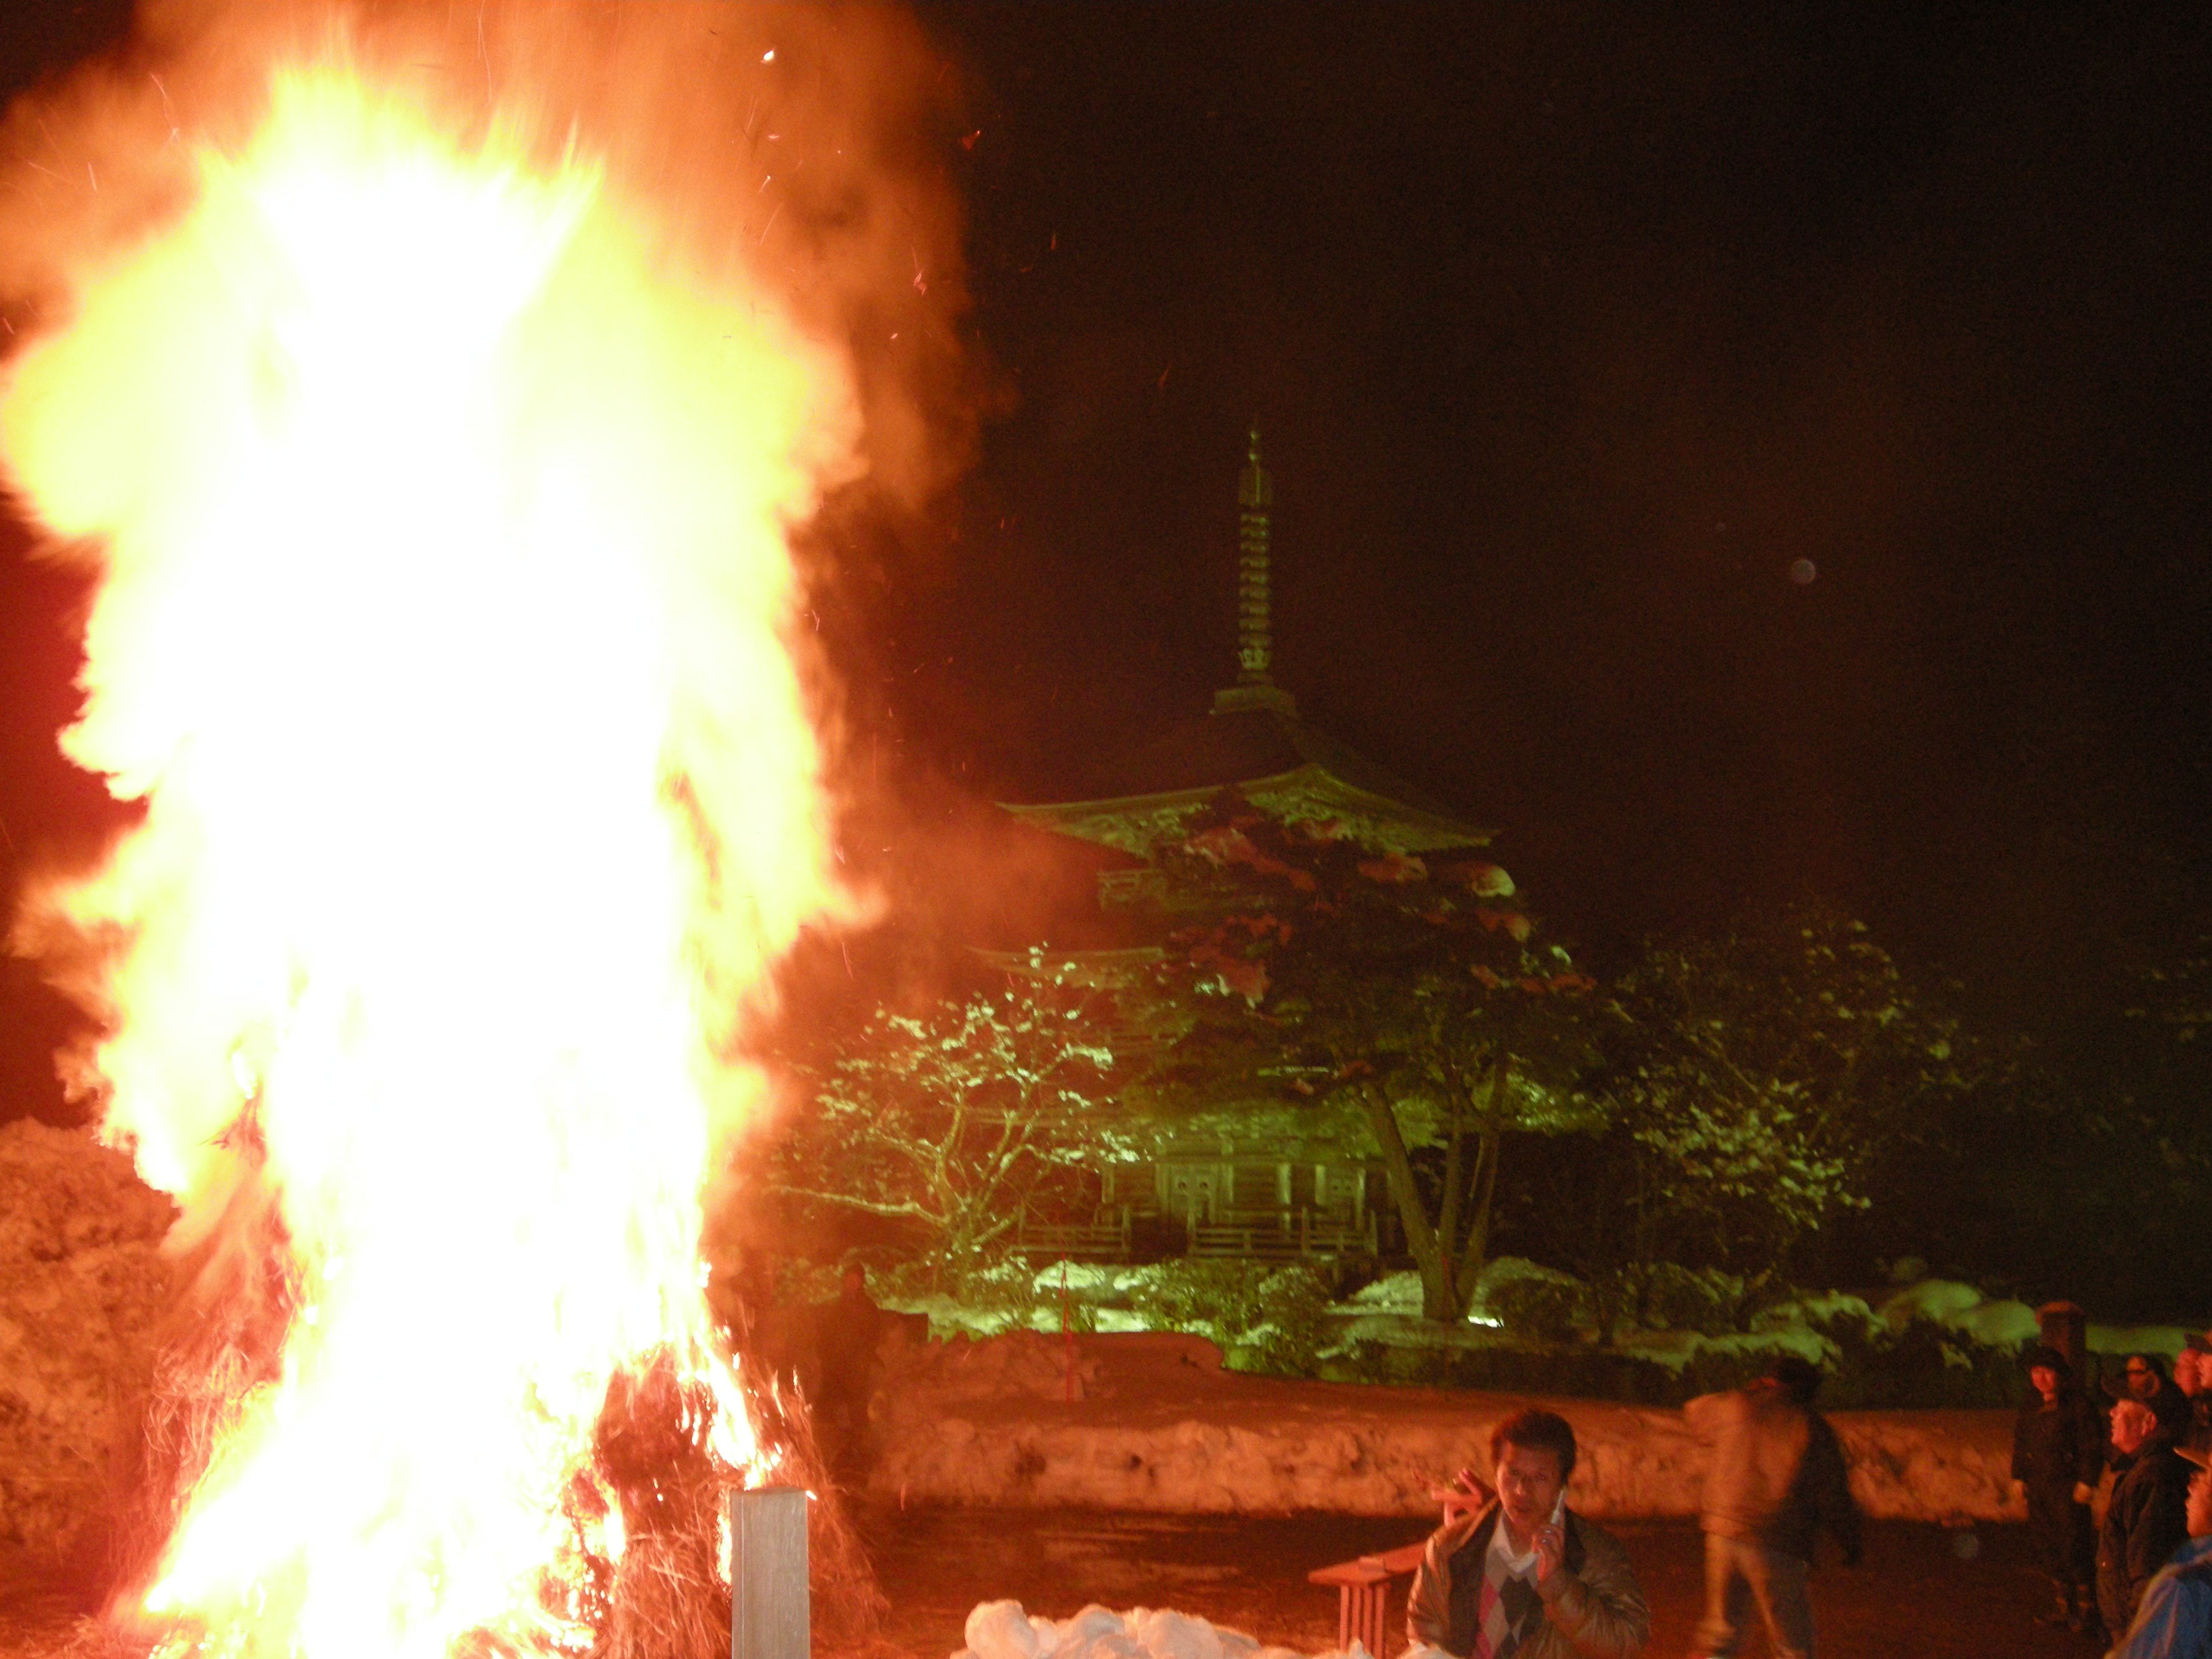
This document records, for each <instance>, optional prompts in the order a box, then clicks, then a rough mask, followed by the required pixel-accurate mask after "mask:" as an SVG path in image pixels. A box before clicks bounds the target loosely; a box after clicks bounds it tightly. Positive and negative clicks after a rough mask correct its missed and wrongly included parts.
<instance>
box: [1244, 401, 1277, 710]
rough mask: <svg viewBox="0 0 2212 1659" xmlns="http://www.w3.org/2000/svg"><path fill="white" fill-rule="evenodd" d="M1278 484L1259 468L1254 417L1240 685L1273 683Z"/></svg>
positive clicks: (1256, 418) (1247, 479)
mask: <svg viewBox="0 0 2212 1659" xmlns="http://www.w3.org/2000/svg"><path fill="white" fill-rule="evenodd" d="M1274 500H1275V481H1274V480H1273V478H1272V477H1269V476H1268V475H1267V468H1266V467H1264V466H1262V465H1260V417H1259V416H1257V415H1255V416H1253V417H1252V441H1251V447H1250V451H1249V459H1247V461H1246V464H1245V467H1244V471H1243V472H1242V473H1240V474H1238V476H1237V684H1239V685H1271V684H1273V681H1272V680H1270V679H1269V678H1267V671H1268V669H1269V668H1270V667H1272V666H1273V663H1274V659H1275V639H1274V614H1273V606H1272V605H1270V603H1269V599H1268V593H1267V576H1268V569H1267V532H1268V522H1267V511H1268V508H1269V507H1273V505H1274Z"/></svg>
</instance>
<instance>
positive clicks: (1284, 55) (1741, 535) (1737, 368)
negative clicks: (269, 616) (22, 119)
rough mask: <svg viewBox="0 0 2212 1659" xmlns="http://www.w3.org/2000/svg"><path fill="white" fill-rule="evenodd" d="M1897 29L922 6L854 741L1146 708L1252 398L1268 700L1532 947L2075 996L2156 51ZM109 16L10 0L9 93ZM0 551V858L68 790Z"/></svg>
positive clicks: (2163, 902)
mask: <svg viewBox="0 0 2212 1659" xmlns="http://www.w3.org/2000/svg"><path fill="white" fill-rule="evenodd" d="M1935 11H1936V9H1925V8H1914V9H1904V10H1899V11H1894V12H1892V11H1887V10H1883V9H1876V8H1874V7H1870V6H1864V5H1850V6H1838V7H1832V8H1825V9H1815V8H1806V7H1790V8H1780V7H1772V6H1762V7H1755V8H1747V9H1743V10H1741V11H1731V10H1723V9H1696V10H1680V11H1669V12H1668V13H1667V14H1665V15H1663V16H1662V15H1658V14H1647V13H1646V12H1644V11H1641V10H1637V9H1623V8H1603V9H1589V10H1577V9H1571V8H1568V7H1565V6H1547V7H1543V8H1534V7H1525V6H1514V7H1498V8H1488V7H1482V6H1476V5H1471V4H1464V3H1462V4H1455V5H1451V6H1449V7H1443V8H1437V9H1421V8H1417V7H1413V6H1408V5H1392V6H1389V7H1375V6H1368V5H1333V6H1325V7H1324V6H1285V5H1257V6H1245V5H1231V4H1208V5H1203V6H1194V5H1188V4H1178V5H1174V6H1168V7H1161V8H1142V7H1136V6H1127V5H1112V6H1087V7H1073V6H1042V5H1035V4H1022V5H1007V6H978V5H954V6H930V7H926V8H924V9H923V11H922V15H923V17H924V19H925V21H926V22H927V26H928V27H929V29H930V30H931V32H932V33H933V36H934V38H935V40H937V42H938V43H939V46H940V48H941V51H942V53H943V65H942V66H941V72H942V73H943V74H945V75H947V76H953V77H956V78H957V80H958V81H961V82H964V83H965V84H966V85H967V87H968V88H969V120H968V122H967V123H966V124H964V125H965V127H966V132H967V134H968V135H969V138H970V142H969V143H966V144H963V143H960V142H959V136H958V135H948V137H947V143H946V144H945V165H946V166H947V167H950V168H952V169H954V170H955V171H956V173H957V174H958V175H960V176H961V178H962V179H963V188H964V190H965V192H966V195H967V197H968V201H969V210H970V213H971V216H972V224H971V234H970V240H969V249H970V261H971V280H972V284H973V289H974V294H975V309H974V313H973V315H972V319H971V322H972V326H973V330H974V332H975V337H976V340H977V343H978V345H979V347H980V349H981V352H982V353H983V354H984V355H985V356H987V359H988V361H989V362H991V363H992V364H993V365H994V374H995V375H996V377H997V380H998V382H999V384H1000V387H1001V388H1002V395H1001V398H1000V402H1001V403H1002V404H1003V405H1004V407H1003V409H1002V410H1001V412H1000V414H999V415H997V416H995V417H994V419H993V420H992V422H990V423H989V424H987V427H986V428H985V431H984V435H983V439H982V447H981V454H980V456H979V457H978V459H977V461H976V464H975V466H974V467H973V469H972V470H971V471H969V474H968V476H967V477H966V478H965V479H964V481H963V483H961V485H960V486H959V488H958V493H957V500H956V501H953V502H951V503H950V504H948V505H947V507H946V508H945V511H944V513H941V514H940V515H939V518H938V519H937V520H935V521H934V522H933V523H930V524H927V525H920V526H917V525H914V524H908V525H906V526H903V527H902V530H901V532H899V534H900V536H901V537H902V544H901V545H896V546H894V545H893V544H892V539H891V538H890V537H889V536H888V535H886V534H878V535H875V536H872V537H864V536H858V535H856V536H854V537H852V538H849V539H848V541H847V542H846V543H844V544H843V546H844V551H845V556H846V557H847V558H848V567H847V568H843V569H841V570H840V571H839V572H837V573H836V577H835V578H834V579H833V580H830V581H829V582H828V583H827V584H826V587H825V591H826V592H828V593H829V594H830V595H831V596H833V597H834V599H835V601H836V603H837V604H839V605H842V607H843V608H844V609H843V611H842V616H841V618H840V622H841V625H840V626H839V627H837V628H836V629H833V630H832V631H833V633H834V634H835V635H836V636H837V637H839V638H841V639H843V640H845V641H849V642H850V643H848V646H847V647H845V653H846V655H847V658H848V661H847V663H846V665H845V666H846V670H847V672H848V678H849V679H850V681H851V683H852V684H853V685H854V698H853V702H854V710H855V713H856V715H857V717H858V719H859V720H860V730H861V732H862V734H863V739H864V740H865V741H867V742H869V743H871V744H873V745H875V746H876V747H877V748H878V750H880V751H881V752H884V753H888V754H890V755H891V756H893V757H896V766H897V768H898V769H902V771H903V772H904V773H905V774H907V775H911V776H913V777H915V778H917V779H920V778H923V777H925V776H937V777H941V778H943V779H945V780H950V781H954V782H957V784H959V785H960V786H963V787H966V788H968V789H969V790H972V791H974V792H975V793H977V794H978V795H981V796H986V797H987V796H992V795H996V796H1000V797H1002V798H1004V797H1012V796H1019V797H1023V798H1029V799H1038V798H1048V797H1050V796H1052V795H1053V794H1054V793H1056V792H1058V791H1060V790H1062V789H1065V788H1066V787H1068V786H1069V785H1070V784H1071V783H1072V781H1073V779H1074V778H1075V777H1076V776H1077V775H1079V772H1080V770H1081V768H1082V765H1083V763H1084V761H1085V757H1090V756H1094V755H1096V754H1097V753H1098V752H1099V751H1101V750H1108V749H1112V748H1116V747H1120V746H1121V745H1124V744H1130V743H1133V742H1134V741H1137V740H1139V739H1141V738H1144V737H1146V736H1147V735H1149V734H1150V733H1152V732H1154V731H1155V730H1157V729H1158V727H1160V726H1163V725H1164V724H1166V723H1167V722H1169V721H1170V720H1175V719H1178V718H1182V717H1186V716H1188V715H1192V714H1197V713H1199V712H1200V711H1202V710H1203V708H1205V707H1206V702H1207V699H1208V696H1209V695H1210V693H1211V692H1212V690H1213V689H1215V688H1216V687H1217V686H1219V685H1223V684H1227V683H1228V682H1229V681H1230V679H1231V678H1232V677H1233V664H1232V657H1231V645H1232V641H1233V632H1234V619H1233V611H1232V608H1231V599H1232V592H1233V582H1234V563H1235V544H1236V520H1235V502H1234V486H1235V478H1236V472H1237V467H1238V465H1240V463H1241V461H1242V458H1243V433H1244V428H1245V426H1246V424H1247V423H1248V422H1249V420H1250V418H1251V417H1252V416H1254V415H1255V414H1256V415H1257V416H1258V418H1259V420H1260V422H1261V428H1262V430H1263V433H1264V435H1265V444H1266V448H1267V461H1268V465H1269V466H1270V467H1271V468H1272V470H1273V472H1274V474H1275V477H1276V490H1277V509H1276V518H1275V556H1276V559H1275V568H1276V591H1277V626H1276V635H1277V671H1276V678H1277V680H1278V682H1279V683H1280V684H1283V685H1285V687H1287V688H1288V689H1289V690H1291V691H1292V692H1293V693H1294V694H1295V695H1296V696H1297V699H1298V701H1299V704H1300V708H1301V710H1302V712H1303V713H1304V714H1305V715H1306V716H1307V717H1308V718H1309V719H1310V720H1313V721H1314V722H1316V724H1319V725H1321V726H1323V727H1325V728H1327V729H1328V730H1329V731H1330V732H1333V733H1334V734H1335V735H1336V736H1337V737H1339V738H1342V739H1343V740H1345V741H1346V742H1348V743H1350V744H1352V745H1353V746H1354V747H1356V748H1358V749H1360V750H1363V751H1364V752H1365V753H1367V754H1368V755H1370V756H1371V757H1373V758H1374V759H1376V760H1377V761H1379V762H1381V763H1383V764H1384V765H1386V766H1388V767H1389V768H1390V769H1393V770H1395V771H1396V772H1398V773H1400V774H1401V775H1404V776H1406V777H1407V778H1408V779H1410V780H1412V781H1415V782H1416V783H1418V784H1419V785H1420V786H1421V787H1423V788H1425V790H1427V791H1428V792H1429V793H1431V794H1434V795H1436V796H1437V797H1440V798H1441V799H1443V800H1445V801H1447V802H1449V803H1450V804H1451V805H1454V806H1455V808H1456V809H1458V810H1459V811H1462V813H1463V814H1464V815H1466V816H1467V817H1470V818H1473V819H1474V820H1476V821H1479V822H1481V823H1487V824H1491V825H1493V826H1495V827H1496V828H1497V829H1498V831H1499V840H1498V855H1499V858H1500V861H1501V862H1503V863H1504V865H1505V866H1507V867H1508V868H1509V869H1510V870H1512V871H1513V872H1515V874H1516V876H1517V877H1519V878H1521V879H1522V883H1523V885H1524V887H1526V888H1527V889H1528V890H1530V892H1531V895H1532V897H1533V900H1534V904H1535V906H1536V908H1538V909H1539V910H1540V911H1541V912H1542V913H1544V914H1546V915H1547V916H1548V917H1549V918H1550V919H1551V920H1552V921H1553V923H1554V924H1555V926H1557V927H1559V929H1561V930H1562V931H1564V932H1565V934H1566V935H1567V936H1569V937H1571V938H1574V939H1580V940H1583V941H1585V942H1586V943H1587V944H1588V945H1589V947H1590V948H1591V949H1592V950H1594V951H1603V950H1604V949H1606V948H1607V947H1608V946H1610V945H1616V944H1618V943H1620V942H1621V941H1624V940H1626V939H1631V938H1632V937H1633V936H1635V935H1636V934H1637V933H1640V932H1642V931H1644V930H1645V929H1648V928H1651V927H1665V926H1677V925H1682V924H1686V923H1699V922H1705V921H1716V920H1719V919H1722V918H1723V917H1725V916H1727V915H1729V914H1730V913H1732V912H1733V911H1735V909H1737V908H1739V907H1742V906H1746V905H1749V906H1754V907H1756V906H1771V905H1773V904H1776V903H1779V902H1785V901H1789V900H1791V899H1796V898H1800V897H1804V896H1826V897H1829V898H1832V899H1833V900H1835V901H1837V902H1841V903H1843V904H1845V905H1847V906H1849V907H1850V908H1854V909H1855V910H1857V911H1858V912H1859V913H1861V914H1863V915H1865V916H1866V917H1867V918H1868V919H1869V921H1871V922H1873V923H1874V924H1875V927H1876V928H1877V930H1878V932H1879V933H1881V936H1882V937H1883V938H1885V939H1887V940H1889V941H1891V942H1893V943H1894V944H1896V945H1899V947H1900V948H1902V949H1904V950H1905V951H1907V952H1908V953H1911V954H1915V955H1918V956H1922V957H1927V958H1929V959H1930V960H1932V961H1934V962H1936V963H1940V964H1942V965H1943V966H1945V967H1946V968H1948V969H1950V970H1951V971H1954V972H1955V973H1957V974H1959V975H1961V976H1962V977H1964V978H1965V979H1966V981H1968V982H1969V983H1970V985H1971V986H1972V987H1974V989H1975V994H1976V995H1977V996H1978V999H1979V1000H1981V1002H1982V1004H1983V1005H1984V1006H1986V1007H1989V1008H1991V1009H1996V1010H2002V1011H2004V1012H2008V1013H2014V1014H2017V1015H2018V1016H2019V1017H2020V1018H2021V1019H2022V1020H2023V1021H2024V1022H2025V1023H2027V1024H2030V1025H2031V1026H2040V1027H2045V1028H2049V1029H2051V1030H2060V1029H2062V1028H2066V1027H2069V1025H2072V1024H2080V1023H2081V1008H2080V1007H2079V1006H2077V1005H2078V1002H2079V1000H2080V999H2081V998H2082V997H2084V996H2088V995H2092V994H2095V993H2094V992H2093V990H2091V989H2089V988H2087V987H2088V985H2089V981H2090V979H2091V978H2093V975H2085V972H2084V967H2085V964H2089V963H2110V962H2112V961H2115V960H2118V959H2120V958H2123V957H2126V956H2127V955H2128V954H2129V953H2130V951H2139V950H2141V949H2142V948H2144V945H2143V941H2145V940H2146V939H2154V938H2155V937H2156V936H2157V935H2158V933H2159V932H2160V930H2161V929H2165V928H2170V927H2174V926H2177V925H2180V924H2179V922H2177V920H2176V919H2177V917H2179V918H2181V919H2182V920H2183V921H2185V920H2186V918H2187V917H2188V916H2189V915H2191V914H2194V913H2193V912H2192V911H2191V900H2190V896H2191V894H2201V893H2202V892H2203V890H2205V874H2206V868H2205V866H2207V865H2208V863H2212V860H2208V859H2207V856H2206V854H2207V847H2206V836H2205V834H2204V830H2203V825H2204V823H2205V819H2206V813H2207V809H2208V806H2212V750H2209V749H2208V744H2207V737H2208V732H2212V667H2208V665H2207V659H2208V658H2212V651H2208V649H2207V645H2208V637H2207V636H2208V633H2212V623H2208V618H2212V570H2208V566H2207V562H2206V558H2205V552H2206V547H2205V542H2206V532H2205V526H2206V524H2207V522H2208V513H2207V508H2208V506H2212V502H2208V494H2212V491H2208V479H2212V465H2208V462H2212V453H2208V451H2212V441H2208V438H2207V433H2208V431H2209V430H2212V409H2208V406H2207V405H2208V401H2212V400H2209V399H2208V388H2209V387H2212V316H2208V308H2207V302H2206V300H2205V295H2206V294H2207V292H2208V291H2212V289H2208V283H2207V277H2206V272H2207V270H2212V258H2208V255H2212V247H2208V241H2212V237H2208V232H2207V219H2208V216H2207V204H2208V201H2212V195H2208V191H2207V188H2206V185H2207V183H2208V179H2207V173H2208V167H2207V166H2206V161H2205V157H2206V155H2207V153H2208V148H2212V147H2208V143H2207V139H2206V134H2207V132H2208V131H2212V73H2208V70H2209V69H2212V52H2208V42H2207V39H2206V33H2207V26H2206V24H2205V22H2204V21H2203V14H2202V12H2201V10H2200V9H2181V8H2176V9H2172V10H2158V9H2129V10H2128V11H2127V12H2126V13H2124V14H2120V15H2115V16H2113V17H2109V18H2106V17H2100V19H2099V20H2098V21H2094V22H2091V21H2082V20H2081V19H2078V18H2075V19H2069V18H2067V17H2065V16H2062V15H2047V14H2044V13H2040V12H2039V13H2037V14H2035V15H2021V13H2020V12H2018V11H2016V10H2014V9H1995V10H1991V11H1989V12H1986V13H1973V12H1965V11H1958V10H1954V9H1942V10H1941V11H1940V12H1939V13H1937V15H1932V16H1931V15H1929V13H1931V12H1935ZM123 15H124V12H123V9H121V8H118V7H113V6H104V7H94V8H89V9H79V10H77V11H74V12H64V11H60V10H57V11H55V12H53V13H52V14H51V15H40V16H38V17H35V18H20V19H19V18H14V17H11V18H10V19H9V21H6V22H5V24H4V25H0V27H4V28H5V29H6V30H8V31H9V33H7V35H6V37H5V47H4V50H5V61H4V65H3V66H0V70H4V75H5V77H6V88H7V90H8V91H9V92H10V93H11V94H12V93H13V92H14V91H15V90H20V89H21V88H22V87H23V86H25V85H27V84H28V83H29V82H31V81H32V80H33V78H35V76H37V74H38V73H40V70H42V69H46V68H51V67H53V66H55V65H58V64H63V63H65V62H67V61H68V60H69V59H70V58H71V57H72V56H74V55H75V54H76V52H81V51H82V50H84V49H85V48H86V47H87V46H90V45H92V44H94V43H96V42H97V41H99V40H101V39H102V38H105V37H106V36H107V35H109V34H112V32H113V31H114V29H115V28H116V27H117V26H118V20H119V19H120V18H121V17H122V16H123ZM21 542H22V537H21V532H20V530H11V531H10V532H8V535H7V538H6V544H5V547H4V549H0V622H4V623H5V626H6V629H7V640H8V646H7V651H6V653H5V660H4V674H5V680H4V696H5V703H4V716H0V819H4V822H5V824H6V825H7V829H8V836H7V840H6V842H5V843H0V852H4V853H5V854H6V855H7V856H8V857H9V860H11V869H12V863H13V861H14V860H16V859H19V858H21V856H24V855H25V854H27V853H32V854H35V853H36V852H37V851H38V850H39V849H41V848H46V849H51V848H56V847H63V846H67V845H70V844H71V843H72V842H73V841H81V839H82V834H83V829H84V826H85V825H86V823H88V821H89V818H88V804H89V803H90V801H91V800H92V799H93V792H90V791H88V789H87V788H86V787H83V786H82V784H76V785H72V784H71V783H70V781H69V780H68V779H67V778H66V777H65V775H64V769H63V768H62V766H61V764H60V763H59V762H58V760H52V759H50V758H48V757H49V756H50V754H51V749H52V733H53V731H54V729H55V726H57V724H58V722H59V721H61V720H63V719H64V718H65V716H66V714H67V712H68V710H69V708H70V690H69V685H68V680H69V676H70V672H71V671H72V668H73V662H72V660H71V655H70V645H69V641H68V635H67V631H66V628H65V626H64V620H65V614H66V611H67V607H68V606H69V605H70V604H71V603H72V600H73V599H74V596H73V595H72V594H71V593H70V592H69V591H68V590H67V587H66V585H65V584H64V583H62V582H61V581H60V580H59V579H58V578H56V577H54V576H52V574H49V573H42V572H40V571H38V570H35V569H33V568H30V567H27V566H26V565H25V564H24V563H23V562H22V559H21ZM1801 560H1809V561H1810V562H1811V565H1812V568H1813V570H1814V573H1815V574H1814V576H1813V580H1810V581H1798V580H1793V579H1792V574H1791V569H1792V566H1793V564H1794V563H1795V562H1798V561H1801ZM1801 574H1802V572H1801ZM924 793H926V791H925V792H924ZM2197 902H2198V903H2200V904H2201V900H2199V901H2197ZM25 983H26V976H25V975H23V973H22V970H21V969H20V968H13V969H10V970H9V980H8V996H9V1016H8V1019H7V1022H6V1042H7V1045H8V1046H7V1050H6V1053H5V1055H4V1077H0V1082H4V1084H5V1085H6V1087H7V1088H8V1089H9V1091H10V1100H9V1110H15V1109H21V1106H22V1105H23V1104H25V1103H30V1102H31V1098H32V1096H33V1094H35V1092H36V1091H38V1090H40V1089H41V1088H43V1087H44V1085H43V1083H42V1081H41V1079H42V1078H43V1075H44V1069H43V1068H44V1060H43V1048H42V1047H41V1044H42V1043H43V1042H45V1041H46V1037H47V1034H48V1032H49V1030H50V1027H51V1024H52V1017H51V1013H50V1012H47V1013H41V1012H40V1011H39V1009H38V1008H37V1007H36V1006H34V1004H33V1001H32V1000H31V999H30V998H29V996H28V994H27V992H26V990H25V989H24V986H25ZM2091 1023H2093V1022H2091Z"/></svg>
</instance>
